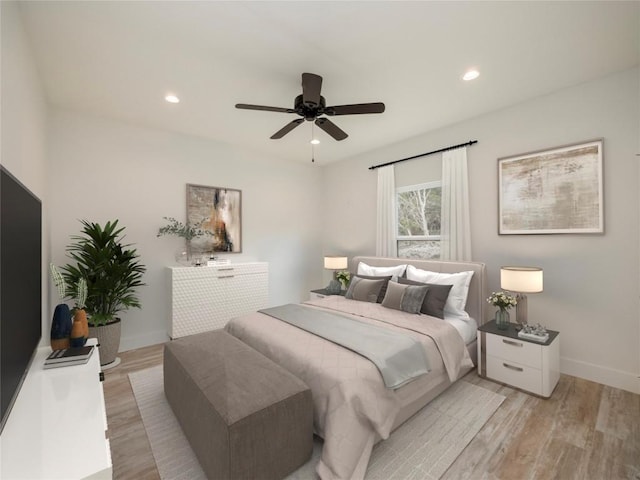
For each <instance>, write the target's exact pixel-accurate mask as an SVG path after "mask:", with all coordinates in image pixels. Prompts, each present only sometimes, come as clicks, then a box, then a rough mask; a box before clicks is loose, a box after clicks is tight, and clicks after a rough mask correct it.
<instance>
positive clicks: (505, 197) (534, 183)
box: [498, 139, 604, 235]
mask: <svg viewBox="0 0 640 480" xmlns="http://www.w3.org/2000/svg"><path fill="white" fill-rule="evenodd" d="M602 148H603V140H602V139H598V140H593V141H588V142H584V143H580V144H575V145H568V146H563V147H556V148H553V149H550V150H544V151H538V152H531V153H525V154H522V155H516V156H512V157H505V158H499V159H498V197H499V198H498V233H499V234H501V235H523V234H551V233H604V209H603V168H602Z"/></svg>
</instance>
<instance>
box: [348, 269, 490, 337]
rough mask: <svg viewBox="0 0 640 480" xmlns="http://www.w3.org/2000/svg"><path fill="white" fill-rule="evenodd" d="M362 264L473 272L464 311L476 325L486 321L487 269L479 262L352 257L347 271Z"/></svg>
mask: <svg viewBox="0 0 640 480" xmlns="http://www.w3.org/2000/svg"><path fill="white" fill-rule="evenodd" d="M360 262H364V263H366V264H367V265H371V266H374V267H391V266H394V265H405V264H406V265H413V266H414V267H416V268H421V269H422V270H429V271H432V272H438V273H457V272H468V271H473V277H471V283H470V285H469V295H468V296H467V305H466V308H465V310H466V311H467V313H468V314H469V315H470V316H471V318H474V319H475V320H476V322H478V325H482V324H483V323H485V322H486V321H487V318H486V315H487V308H486V307H487V302H486V298H487V296H488V292H487V288H488V287H487V285H488V284H487V269H486V267H485V264H484V263H479V262H443V261H439V260H415V259H410V258H387V257H353V258H352V259H351V262H350V265H349V271H350V272H352V273H355V272H356V271H357V270H358V263H360Z"/></svg>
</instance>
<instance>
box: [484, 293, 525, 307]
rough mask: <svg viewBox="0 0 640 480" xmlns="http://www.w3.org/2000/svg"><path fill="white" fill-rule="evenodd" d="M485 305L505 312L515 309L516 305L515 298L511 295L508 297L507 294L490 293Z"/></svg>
mask: <svg viewBox="0 0 640 480" xmlns="http://www.w3.org/2000/svg"><path fill="white" fill-rule="evenodd" d="M487 303H490V304H491V305H493V306H495V307H499V308H500V309H504V310H507V309H509V308H511V307H515V306H516V305H517V304H518V301H517V300H516V297H514V296H513V295H509V294H508V293H507V292H491V295H489V298H487Z"/></svg>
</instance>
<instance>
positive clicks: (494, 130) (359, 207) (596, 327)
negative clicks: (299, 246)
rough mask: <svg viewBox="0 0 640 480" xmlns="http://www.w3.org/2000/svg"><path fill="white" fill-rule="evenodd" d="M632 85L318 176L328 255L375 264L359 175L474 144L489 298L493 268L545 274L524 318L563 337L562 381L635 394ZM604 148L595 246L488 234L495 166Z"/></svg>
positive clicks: (478, 225)
mask: <svg viewBox="0 0 640 480" xmlns="http://www.w3.org/2000/svg"><path fill="white" fill-rule="evenodd" d="M639 81H640V78H639V71H638V69H632V70H629V71H625V72H621V73H618V74H616V75H612V76H609V77H606V78H602V79H600V80H597V81H594V82H590V83H586V84H582V85H578V86H575V87H572V88H567V89H565V90H562V91H559V92H556V93H553V94H550V95H547V96H544V97H541V98H537V99H535V100H532V101H528V102H525V103H522V104H519V105H516V106H513V107H511V108H507V109H504V110H500V111H497V112H494V113H491V114H489V115H484V116H481V117H478V118H475V119H472V120H469V121H466V122H462V123H459V124H456V125H452V126H449V127H446V128H442V129H440V130H437V131H433V132H428V133H426V134H424V135H422V136H420V137H416V138H412V139H409V140H407V141H405V142H402V143H398V144H395V145H391V146H389V147H387V148H385V149H381V150H377V151H375V152H370V153H369V154H367V155H362V156H359V157H355V158H352V159H348V160H345V161H341V162H339V163H335V164H332V165H329V166H327V167H325V169H324V170H325V171H324V178H325V183H326V192H325V200H324V203H325V206H326V209H327V211H326V213H327V215H326V216H325V225H324V229H323V231H324V232H325V234H324V245H325V249H331V250H332V251H334V252H336V253H337V254H345V255H348V256H349V257H351V256H353V255H355V254H374V253H375V205H376V179H377V177H376V175H377V174H376V172H375V171H370V170H368V168H367V167H369V166H370V165H374V164H377V163H383V162H387V161H390V160H395V159H399V158H404V157H408V156H411V155H415V154H418V153H421V152H426V151H430V150H434V149H437V148H441V147H444V146H448V145H454V144H457V143H462V142H465V141H468V140H472V139H477V140H478V142H479V143H478V144H476V145H474V146H472V147H470V148H469V150H468V156H469V177H470V190H471V191H470V196H471V219H472V220H471V229H472V235H473V240H472V250H473V257H474V259H475V260H477V261H482V262H485V263H486V264H487V266H488V274H489V284H490V285H489V286H490V288H491V289H492V290H498V289H499V287H500V286H499V269H500V266H501V265H506V264H511V265H514V264H520V265H535V266H540V267H542V268H543V269H544V292H543V293H540V294H536V295H530V296H529V315H530V319H532V320H534V321H537V322H540V323H542V324H544V325H546V326H547V327H549V328H551V329H554V330H559V331H560V332H561V334H562V336H561V340H562V343H561V357H562V361H561V370H562V372H564V373H567V374H571V375H575V376H579V377H582V378H587V379H591V380H594V381H597V382H601V383H604V384H608V385H612V386H616V387H620V388H624V389H626V390H629V391H633V392H636V393H640V380H638V375H639V374H640V353H639V352H640V341H639V339H640V321H639V316H640V305H639V300H638V293H639V291H640V282H639V278H640V275H639V273H640V272H639V263H640V258H639V245H640V238H639V222H638V218H639V213H640V212H639V210H640V208H639V200H640V199H639V196H638V190H639V188H638V187H639V185H638V183H639V176H638V173H639V172H638V158H637V157H636V156H635V154H636V149H637V147H638V131H639V123H640V119H639V117H640V112H639V109H638V105H639V104H640V98H639V88H638V86H639ZM601 137H602V138H604V171H605V173H604V179H605V186H604V195H605V203H604V209H605V234H604V235H538V236H534V235H522V236H519V235H511V236H499V235H498V234H497V231H498V225H497V208H498V205H497V203H498V202H497V159H498V158H500V157H504V156H510V155H515V154H519V153H525V152H529V151H534V150H540V149H546V148H550V147H554V146H559V145H566V144H570V143H576V142H581V141H584V140H590V139H594V138H601ZM440 161H441V158H440V156H431V157H424V158H422V159H416V160H412V161H411V162H412V163H414V164H422V165H425V169H427V168H433V165H432V164H433V163H434V162H435V163H439V162H440ZM412 168H413V167H412ZM345 205H349V208H348V209H345V208H344V206H345Z"/></svg>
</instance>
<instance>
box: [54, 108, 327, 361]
mask: <svg viewBox="0 0 640 480" xmlns="http://www.w3.org/2000/svg"><path fill="white" fill-rule="evenodd" d="M50 117H51V120H50V125H49V132H50V139H51V140H50V143H49V148H50V150H49V161H50V164H49V171H50V178H49V181H50V183H51V185H52V186H53V188H52V191H51V219H52V228H51V242H52V256H53V261H54V262H55V263H56V264H57V265H62V264H64V263H66V257H65V253H64V250H65V246H66V245H67V244H68V243H69V236H70V235H73V234H76V233H78V232H79V230H80V227H81V225H80V223H79V222H78V219H87V220H90V221H94V222H99V223H101V224H102V223H104V222H106V221H107V220H110V219H115V218H117V219H119V220H120V224H121V225H123V226H126V233H127V237H126V240H127V241H128V242H132V243H135V244H136V247H137V249H138V251H139V253H140V254H141V256H142V259H141V260H142V262H143V263H144V264H145V265H146V266H147V273H146V275H145V278H144V281H145V282H146V284H147V286H146V287H143V288H141V289H140V291H139V293H140V300H141V303H142V305H143V308H142V309H141V310H137V309H133V310H129V311H128V312H126V313H124V314H123V315H122V317H123V325H122V327H123V330H122V343H121V350H128V349H131V348H136V347H139V346H143V345H150V344H154V343H159V342H163V341H165V340H166V339H168V337H167V334H166V332H167V328H168V317H169V310H168V309H169V298H168V296H169V294H170V293H169V287H168V284H167V282H166V267H167V266H171V265H176V263H175V260H174V254H175V251H176V250H177V249H179V248H180V246H181V244H182V242H181V241H180V239H178V238H177V237H168V236H163V237H160V238H157V237H156V233H157V231H158V228H159V227H161V226H163V225H165V224H166V221H165V220H163V218H162V217H164V216H169V217H171V216H172V217H175V218H177V219H179V220H181V221H184V220H185V215H186V205H185V197H186V184H187V183H194V184H201V185H212V186H222V187H230V188H236V189H240V190H242V234H243V240H242V247H243V253H241V254H228V255H227V256H228V257H229V258H231V261H233V262H240V261H265V262H269V283H270V285H269V299H270V303H271V304H272V305H277V304H282V303H288V302H297V301H299V300H300V299H302V298H307V297H308V291H309V289H311V288H317V282H314V281H313V279H320V278H321V275H322V271H321V269H322V260H321V255H322V251H321V234H320V224H319V222H318V218H319V217H320V214H321V211H320V202H319V199H320V198H321V191H320V188H321V186H320V181H319V180H320V178H321V171H320V169H318V168H317V167H316V166H314V165H307V164H298V163H291V162H282V161H279V160H274V159H265V158H260V156H259V154H256V153H253V152H249V151H242V150H240V149H238V148H234V147H231V146H229V145H226V144H222V143H217V142H213V141H210V140H204V139H200V138H195V137H187V136H185V135H179V134H172V133H167V132H163V131H159V130H152V129H146V128H140V127H136V126H133V125H129V124H125V123H121V122H117V121H112V120H106V119H101V118H96V117H91V116H88V115H85V114H79V113H75V112H71V111H65V110H60V109H54V110H53V111H52V112H51V115H50ZM267 160H269V161H267ZM221 256H223V255H221ZM310 279H311V280H310Z"/></svg>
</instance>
